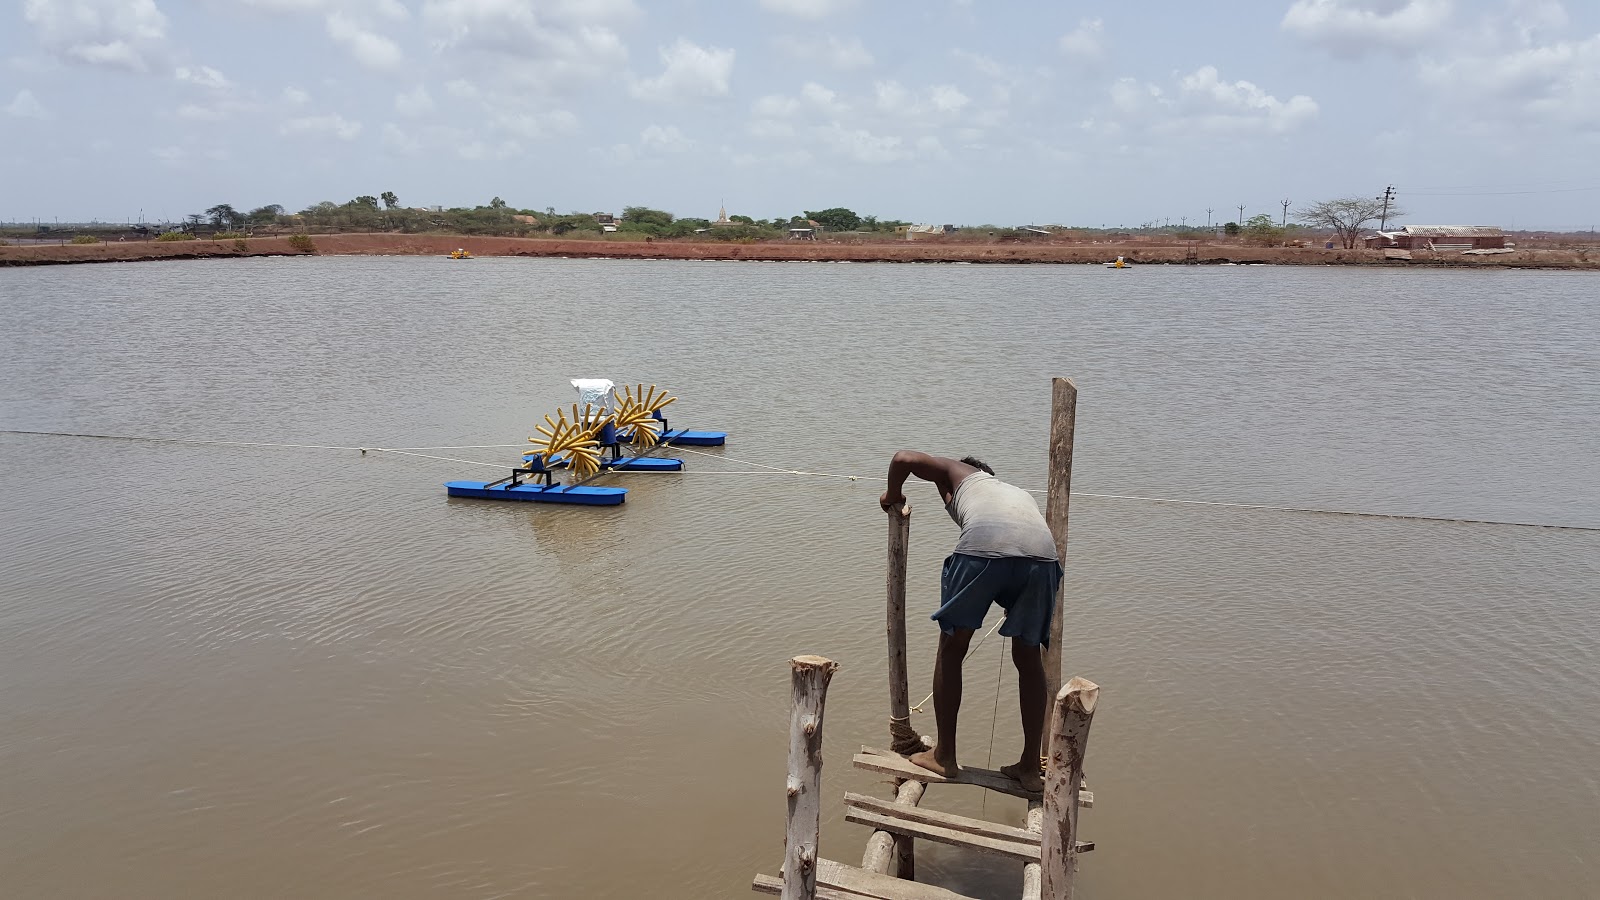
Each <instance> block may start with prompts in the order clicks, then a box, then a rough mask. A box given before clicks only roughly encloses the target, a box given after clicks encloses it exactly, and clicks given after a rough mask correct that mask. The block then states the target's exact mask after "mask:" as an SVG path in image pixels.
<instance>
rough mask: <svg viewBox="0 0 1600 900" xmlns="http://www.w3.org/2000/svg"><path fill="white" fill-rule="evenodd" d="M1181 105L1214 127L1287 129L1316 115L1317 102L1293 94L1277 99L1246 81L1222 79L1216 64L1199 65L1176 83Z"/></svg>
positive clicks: (1277, 130)
mask: <svg viewBox="0 0 1600 900" xmlns="http://www.w3.org/2000/svg"><path fill="white" fill-rule="evenodd" d="M1178 90H1179V94H1178V96H1179V99H1180V107H1181V108H1182V109H1183V110H1184V111H1185V112H1186V113H1187V114H1188V115H1189V116H1190V117H1191V118H1193V119H1195V120H1197V121H1199V122H1200V123H1201V124H1202V125H1204V126H1206V127H1209V128H1211V129H1213V130H1239V129H1246V130H1249V129H1261V128H1264V129H1266V130H1268V131H1274V132H1282V131H1288V130H1290V129H1292V128H1295V127H1297V126H1299V125H1301V124H1304V123H1305V122H1307V121H1310V120H1311V119H1314V118H1316V116H1317V103H1316V101H1315V100H1312V99H1311V98H1310V97H1306V96H1304V95H1296V96H1293V97H1290V98H1289V99H1288V100H1279V99H1278V98H1277V97H1274V96H1272V95H1271V94H1268V93H1267V92H1266V91H1263V90H1262V89H1261V88H1259V87H1256V86H1255V85H1254V84H1251V83H1250V82H1248V81H1233V82H1227V81H1223V80H1222V79H1221V78H1219V77H1218V75H1217V69H1216V67H1215V66H1201V67H1200V68H1198V69H1196V70H1194V71H1193V72H1191V73H1189V74H1188V75H1185V76H1183V79H1182V80H1181V81H1179V83H1178Z"/></svg>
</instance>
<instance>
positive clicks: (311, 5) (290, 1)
mask: <svg viewBox="0 0 1600 900" xmlns="http://www.w3.org/2000/svg"><path fill="white" fill-rule="evenodd" d="M222 2H226V3H236V4H238V5H241V6H248V7H252V8H254V9H259V10H263V11H266V12H276V13H334V12H346V13H357V14H373V15H377V16H381V17H383V18H386V19H404V18H406V17H407V16H409V15H410V12H409V11H408V10H407V9H406V7H405V4H404V3H401V2H399V0H222Z"/></svg>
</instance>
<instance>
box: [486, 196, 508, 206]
mask: <svg viewBox="0 0 1600 900" xmlns="http://www.w3.org/2000/svg"><path fill="white" fill-rule="evenodd" d="M489 208H490V209H505V208H506V202H505V201H504V200H501V199H500V198H499V197H496V198H494V199H493V200H490V201H489Z"/></svg>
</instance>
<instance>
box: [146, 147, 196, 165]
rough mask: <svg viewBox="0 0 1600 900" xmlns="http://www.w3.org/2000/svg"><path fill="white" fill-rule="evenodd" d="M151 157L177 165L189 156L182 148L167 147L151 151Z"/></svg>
mask: <svg viewBox="0 0 1600 900" xmlns="http://www.w3.org/2000/svg"><path fill="white" fill-rule="evenodd" d="M150 155H151V156H154V157H155V158H156V159H159V160H161V161H162V162H164V163H167V164H169V165H175V164H177V163H180V162H183V160H184V157H186V156H188V155H189V154H188V153H187V152H186V151H185V150H184V149H183V148H182V147H177V146H166V147H156V148H154V149H152V150H151V151H150Z"/></svg>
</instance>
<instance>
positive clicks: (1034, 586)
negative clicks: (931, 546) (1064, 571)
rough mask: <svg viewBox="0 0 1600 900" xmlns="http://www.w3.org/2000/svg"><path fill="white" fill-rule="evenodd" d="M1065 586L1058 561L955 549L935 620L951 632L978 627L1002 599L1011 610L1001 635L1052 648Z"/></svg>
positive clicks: (946, 568) (947, 565)
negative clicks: (1059, 589) (1059, 598)
mask: <svg viewBox="0 0 1600 900" xmlns="http://www.w3.org/2000/svg"><path fill="white" fill-rule="evenodd" d="M1060 585H1061V563H1059V562H1057V561H1055V560H1053V559H1052V560H1048V561H1047V560H1041V559H1029V558H1027V557H1022V556H1004V557H987V556H968V555H966V554H965V553H952V554H950V555H949V556H948V557H946V558H945V561H944V575H943V577H942V578H940V598H939V611H938V612H936V613H934V614H933V616H932V618H933V620H934V621H935V622H938V623H939V629H940V630H941V631H943V632H945V633H946V634H949V633H951V632H954V631H956V630H957V629H961V628H966V629H970V630H972V631H977V630H978V629H979V628H982V627H983V617H984V616H985V615H986V614H987V613H988V612H989V605H990V604H991V603H997V604H999V605H1000V608H1001V609H1003V610H1005V611H1006V621H1005V624H1003V625H1001V626H1000V634H1001V636H1003V637H1008V638H1016V639H1017V640H1019V641H1021V642H1023V643H1024V644H1031V645H1033V646H1048V645H1049V643H1050V617H1051V614H1052V613H1054V612H1055V606H1056V588H1057V587H1059V586H1060Z"/></svg>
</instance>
